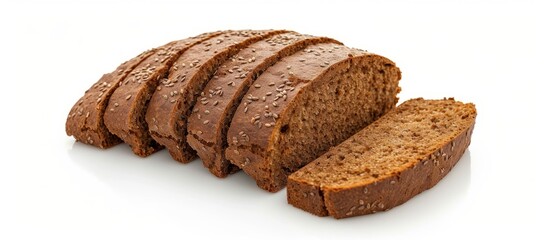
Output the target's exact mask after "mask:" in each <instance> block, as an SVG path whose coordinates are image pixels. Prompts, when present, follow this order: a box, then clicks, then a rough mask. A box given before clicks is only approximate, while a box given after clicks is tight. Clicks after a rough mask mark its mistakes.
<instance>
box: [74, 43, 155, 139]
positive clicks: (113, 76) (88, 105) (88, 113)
mask: <svg viewBox="0 0 549 240" xmlns="http://www.w3.org/2000/svg"><path fill="white" fill-rule="evenodd" d="M155 51H156V50H155V49H153V50H148V51H145V52H143V53H141V54H139V56H137V57H135V58H132V59H131V60H128V61H126V62H124V63H122V64H121V65H120V66H118V68H116V70H114V71H113V72H111V73H107V74H104V75H103V76H102V77H101V78H100V79H99V81H97V82H96V83H95V84H93V85H92V86H91V87H90V89H88V90H87V91H86V92H85V93H84V96H82V97H81V98H80V99H79V100H78V102H76V103H75V104H74V106H73V107H72V109H71V111H70V112H69V116H68V117H67V122H66V124H65V131H66V132H67V135H69V136H74V138H75V139H76V140H77V141H80V142H83V143H86V144H90V145H93V146H96V147H100V148H109V147H112V146H114V145H116V144H118V143H120V142H122V140H120V138H118V137H116V136H115V135H113V134H111V133H110V132H109V131H108V130H107V127H106V126H105V123H104V122H103V115H104V114H105V109H106V108H107V103H108V102H109V99H110V97H111V95H112V93H113V92H114V90H116V88H118V83H119V82H120V81H122V80H123V79H124V78H126V76H127V75H128V74H129V73H130V72H131V71H132V70H133V69H134V68H135V67H136V66H137V65H139V64H140V63H141V62H142V61H143V60H145V59H146V58H147V57H148V56H150V55H152V54H154V53H155Z"/></svg>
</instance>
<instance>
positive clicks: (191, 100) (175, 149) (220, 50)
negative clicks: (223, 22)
mask: <svg viewBox="0 0 549 240" xmlns="http://www.w3.org/2000/svg"><path fill="white" fill-rule="evenodd" d="M284 32H287V31H284V30H265V31H251V30H244V31H228V32H226V33H224V34H221V35H219V36H218V37H215V38H212V39H209V40H207V41H204V42H202V43H201V44H199V45H196V46H194V47H192V48H189V49H188V50H187V51H186V52H185V53H183V54H182V55H181V56H180V57H179V59H178V60H177V62H176V63H175V64H174V65H173V67H172V69H170V73H169V76H168V78H166V79H163V80H162V81H161V84H160V85H159V86H158V88H157V89H156V91H154V94H153V96H152V98H151V101H150V103H149V110H148V111H147V114H146V121H147V123H148V126H149V130H150V133H151V135H152V137H153V138H154V140H156V141H157V142H158V143H160V144H161V145H163V146H165V147H166V148H167V149H168V151H169V152H170V154H171V155H172V157H173V158H174V159H175V160H177V161H179V162H183V163H188V162H190V161H192V160H193V159H194V158H196V152H195V151H194V150H193V149H192V148H191V147H190V146H189V145H188V144H187V141H186V135H187V117H188V116H189V115H190V113H191V111H192V107H193V106H194V104H195V102H197V98H199V97H200V93H201V92H202V89H203V88H204V86H205V85H206V83H207V82H208V80H209V79H210V78H211V77H212V76H213V74H215V71H216V70H217V68H218V67H219V66H220V65H221V64H222V63H223V62H225V61H226V60H227V59H228V58H229V57H230V56H232V55H234V54H235V53H238V51H239V50H240V49H242V48H244V47H246V46H248V45H249V44H252V43H254V42H256V41H259V40H261V39H264V38H268V37H270V36H272V35H275V34H280V33H284ZM199 104H203V105H206V104H212V105H213V104H214V103H213V102H209V101H205V100H202V101H200V102H199Z"/></svg>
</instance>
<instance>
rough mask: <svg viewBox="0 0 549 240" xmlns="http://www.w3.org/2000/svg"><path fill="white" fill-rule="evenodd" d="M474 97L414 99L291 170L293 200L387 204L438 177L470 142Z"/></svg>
mask: <svg viewBox="0 0 549 240" xmlns="http://www.w3.org/2000/svg"><path fill="white" fill-rule="evenodd" d="M475 118H476V109H475V106H474V105H473V104H470V103H469V104H464V103H461V102H457V101H455V100H454V99H444V100H423V99H412V100H408V101H406V102H404V103H403V104H401V105H400V106H399V107H397V108H396V109H395V110H393V111H391V112H390V113H388V114H386V115H385V116H383V117H382V118H380V119H379V120H377V121H376V122H374V123H372V124H371V125H369V126H367V127H366V128H364V129H363V130H362V131H360V132H359V133H357V134H356V135H354V136H352V137H351V138H349V139H348V140H346V141H345V142H343V143H342V144H340V145H338V146H337V147H335V148H332V149H330V151H328V152H327V153H325V154H324V155H322V156H321V157H319V158H318V159H316V160H315V161H313V162H311V163H310V164H308V165H307V166H305V167H303V168H302V169H300V170H299V171H297V172H295V173H293V174H292V175H290V177H289V179H288V189H287V191H288V202H289V203H290V204H292V205H294V206H296V207H298V208H301V209H303V210H305V211H308V212H311V213H313V214H316V215H319V216H326V215H331V216H333V217H335V218H346V217H351V216H357V215H364V214H370V213H375V212H378V211H385V210H388V209H390V208H393V207H395V206H398V205H400V204H402V203H404V202H406V201H407V200H409V199H410V198H412V197H414V196H415V195H417V194H419V193H421V192H422V191H424V190H427V189H429V188H431V187H433V186H434V185H435V184H437V183H438V182H439V181H440V180H441V179H442V178H443V177H444V176H445V175H446V174H448V172H449V171H450V170H451V169H452V167H453V166H454V165H455V164H456V163H457V162H458V160H459V159H460V158H461V156H462V155H463V153H464V152H465V150H466V148H467V147H468V146H469V144H470V142H471V135H472V131H473V128H474V123H475Z"/></svg>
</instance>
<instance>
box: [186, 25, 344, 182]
mask: <svg viewBox="0 0 549 240" xmlns="http://www.w3.org/2000/svg"><path fill="white" fill-rule="evenodd" d="M327 42H332V43H339V42H337V41H336V40H333V39H330V38H326V37H315V36H310V35H303V34H299V33H295V32H289V33H285V34H280V35H275V36H273V37H271V38H268V39H264V40H262V41H259V42H256V43H253V44H251V45H249V46H248V47H247V48H244V49H242V50H241V51H240V52H238V53H237V54H236V55H234V56H232V57H231V58H230V59H228V60H227V61H225V63H223V64H222V65H221V67H219V69H218V70H217V73H216V74H215V75H214V77H213V78H212V79H211V80H210V81H209V82H208V84H207V85H206V87H204V90H203V92H202V93H201V94H202V95H204V101H209V102H211V103H214V102H215V103H217V104H216V105H215V106H214V105H213V104H195V106H194V109H193V113H192V114H191V116H190V117H189V118H188V126H187V129H188V134H187V142H188V143H189V145H190V146H191V147H192V148H193V149H194V150H196V152H197V153H198V156H199V157H200V159H202V162H203V163H204V166H205V167H206V168H208V169H209V170H210V172H211V173H213V174H214V175H215V176H217V177H226V176H227V175H228V174H230V173H232V172H235V171H237V170H239V169H240V168H239V167H237V166H236V165H233V164H231V163H230V162H229V161H228V160H227V159H225V154H224V151H225V148H226V147H227V130H228V126H229V124H230V120H231V119H232V117H233V115H234V112H235V111H236V108H237V107H238V104H239V103H240V101H241V100H242V98H243V97H244V94H245V93H246V92H247V91H248V89H249V88H250V86H252V85H253V82H254V81H255V79H256V78H257V77H258V76H259V75H261V73H262V72H263V71H265V69H267V68H268V67H269V66H271V65H273V64H274V63H276V62H277V61H278V60H280V59H281V58H283V57H286V56H289V55H292V54H294V53H296V52H297V51H300V50H302V49H303V48H305V47H307V46H309V45H314V44H318V43H327ZM245 73H247V74H245Z"/></svg>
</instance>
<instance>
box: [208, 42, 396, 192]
mask: <svg viewBox="0 0 549 240" xmlns="http://www.w3.org/2000/svg"><path fill="white" fill-rule="evenodd" d="M399 80H400V71H399V69H398V68H397V67H396V66H395V64H394V63H393V62H392V61H390V60H389V59H387V58H384V57H381V56H379V55H375V54H372V53H368V52H365V51H361V50H357V49H351V48H348V47H345V46H341V45H339V44H334V43H323V44H317V45H313V46H309V47H307V48H305V49H304V50H302V51H299V52H298V53H296V54H293V55H291V56H288V57H285V58H282V59H281V60H280V61H279V62H277V63H276V64H275V65H273V66H272V67H270V68H268V69H267V70H266V71H265V72H263V74H262V75H260V76H259V77H258V78H257V80H256V81H255V82H254V87H252V88H250V89H249V90H248V92H247V93H246V95H245V98H244V100H243V101H242V102H241V103H240V105H239V106H238V109H237V111H236V112H235V114H234V116H233V119H232V122H231V125H230V127H229V130H228V133H227V141H228V144H229V147H228V148H227V150H226V151H225V156H226V158H227V159H228V160H230V161H231V162H232V163H233V164H235V165H237V166H239V167H241V168H242V169H243V170H244V171H245V172H246V173H247V174H248V175H250V176H251V177H253V178H254V179H255V180H256V182H257V184H258V186H259V187H261V188H263V189H265V190H268V191H272V192H276V191H278V190H280V189H281V188H283V187H284V186H285V185H286V181H287V177H288V175H290V174H291V173H292V172H294V171H297V170H298V169H300V168H301V167H303V166H304V165H306V164H307V163H309V162H311V161H313V160H314V159H315V158H317V157H318V156H320V155H321V154H322V153H324V152H325V151H327V150H328V148H329V147H331V146H335V145H337V144H339V143H341V142H342V141H343V140H345V139H347V138H348V137H350V136H351V135H353V134H354V133H356V132H357V131H358V130H360V129H362V128H363V127H365V126H366V125H368V124H370V123H371V122H373V121H374V120H376V119H377V118H379V117H380V116H381V115H383V114H384V113H386V112H387V111H389V110H390V109H392V108H393V107H394V106H395V104H396V103H397V100H398V99H397V97H396V95H397V93H398V92H399V91H400V88H399V87H398V81H399ZM205 100H206V101H207V98H206V99H205Z"/></svg>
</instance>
